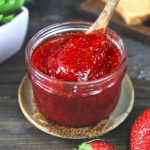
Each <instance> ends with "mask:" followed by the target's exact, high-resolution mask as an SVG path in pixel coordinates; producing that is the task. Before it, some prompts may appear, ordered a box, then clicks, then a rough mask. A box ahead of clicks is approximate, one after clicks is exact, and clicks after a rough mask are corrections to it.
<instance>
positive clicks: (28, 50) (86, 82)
mask: <svg viewBox="0 0 150 150" xmlns="http://www.w3.org/2000/svg"><path fill="white" fill-rule="evenodd" d="M73 24H74V25H85V26H86V27H89V26H90V25H91V24H92V22H87V21H70V22H62V23H56V24H52V25H49V26H47V27H45V28H43V29H41V30H40V31H38V32H37V33H36V34H35V35H34V36H33V37H32V38H31V39H30V40H29V42H28V44H27V46H26V49H25V62H26V65H29V67H30V68H31V69H32V71H34V73H35V74H36V75H37V76H38V77H40V78H41V79H45V80H48V81H50V82H58V83H59V82H60V83H62V82H63V84H67V85H80V84H82V85H88V84H96V83H99V82H104V81H107V80H108V79H109V78H111V77H112V76H113V75H115V74H117V72H118V71H119V69H120V68H121V66H123V64H124V63H125V62H126V60H127V47H126V45H125V43H124V41H123V40H122V38H121V37H120V36H119V35H118V34H117V33H116V32H114V31H113V30H112V29H110V28H107V29H106V32H108V33H112V34H113V35H115V36H116V37H117V38H118V39H119V42H120V44H121V45H122V46H123V48H124V50H125V56H124V57H123V59H122V61H121V63H120V65H119V67H117V68H116V69H115V70H113V71H112V72H111V73H109V74H107V75H104V76H103V77H101V78H99V79H95V80H89V81H77V82H72V81H64V80H61V79H53V78H51V77H50V76H48V75H46V74H44V73H43V72H41V71H40V70H38V69H37V68H36V67H35V66H34V65H33V64H32V62H31V57H30V56H29V55H30V49H31V47H32V46H33V44H34V42H35V40H36V39H37V38H38V37H39V36H40V35H41V34H43V33H44V32H46V31H48V30H50V29H54V28H58V27H61V26H68V27H69V26H70V25H73ZM87 29H88V28H87ZM82 31H83V30H82Z"/></svg>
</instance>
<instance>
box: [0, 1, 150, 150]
mask: <svg viewBox="0 0 150 150" xmlns="http://www.w3.org/2000/svg"><path fill="white" fill-rule="evenodd" d="M35 1H36V3H33V4H32V5H30V6H29V9H30V24H29V30H28V33H27V38H26V41H25V43H24V46H23V47H22V49H21V50H20V51H19V52H18V53H17V54H16V55H14V56H13V57H11V58H10V59H9V60H7V61H5V62H4V63H2V64H0V150H71V149H72V148H73V147H76V146H77V145H78V144H79V143H81V142H83V141H85V140H65V139H61V138H57V137H53V136H50V135H47V134H45V133H43V132H41V131H40V130H38V129H37V128H35V127H34V126H33V125H32V124H30V123H29V122H28V121H27V119H26V118H25V117H24V116H23V114H22V112H21V110H20V108H19V104H18V97H17V95H18V86H19V84H20V81H21V79H22V77H23V76H24V74H25V73H26V69H25V64H24V50H25V46H26V44H27V41H28V40H29V39H30V38H31V37H32V36H33V34H35V33H36V32H37V31H38V30H39V29H41V28H43V27H45V26H47V25H49V24H52V23H55V22H63V21H69V20H88V21H93V20H94V19H95V18H96V16H93V18H92V17H88V16H87V15H85V13H84V12H82V11H81V10H80V8H79V4H80V2H82V0H61V1H60V0H42V1H41V0H35ZM35 1H34V2H35ZM122 38H123V39H124V41H125V42H126V44H127V47H128V50H129V65H128V74H129V75H130V77H131V79H132V81H133V84H134V88H135V104H134V108H133V110H132V112H131V114H130V115H129V117H128V118H127V119H126V120H125V122H124V123H122V124H121V125H120V126H119V127H117V128H116V129H115V130H113V131H111V132H110V133H107V134H105V135H103V136H101V137H100V139H102V140H105V141H108V142H110V143H112V144H114V145H115V146H116V147H117V148H118V150H129V133H130V128H131V125H132V123H133V122H134V120H135V118H136V117H137V116H138V115H139V113H140V112H142V111H143V110H144V109H146V108H148V107H150V46H148V45H145V44H142V43H140V42H138V41H135V40H133V39H130V38H127V37H124V36H123V35H122ZM8 44H9V41H8Z"/></svg>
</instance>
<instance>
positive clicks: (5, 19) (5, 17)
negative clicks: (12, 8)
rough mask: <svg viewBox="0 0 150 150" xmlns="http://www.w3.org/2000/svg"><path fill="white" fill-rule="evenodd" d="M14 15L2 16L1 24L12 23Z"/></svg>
mask: <svg viewBox="0 0 150 150" xmlns="http://www.w3.org/2000/svg"><path fill="white" fill-rule="evenodd" d="M14 16H15V15H14V14H11V15H8V16H4V17H3V18H2V20H1V22H3V23H8V22H10V21H12V20H13V19H14Z"/></svg>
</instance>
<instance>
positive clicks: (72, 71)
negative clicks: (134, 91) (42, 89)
mask: <svg viewBox="0 0 150 150" xmlns="http://www.w3.org/2000/svg"><path fill="white" fill-rule="evenodd" d="M32 63H33V65H34V66H35V67H36V68H37V69H39V70H40V71H41V72H43V73H44V74H46V75H48V76H50V77H51V78H54V79H61V80H64V81H73V82H76V81H87V80H94V79H98V78H101V77H102V76H104V75H107V74H109V73H111V72H112V71H113V70H115V69H116V68H117V67H118V66H119V65H120V52H119V50H118V49H117V48H116V47H115V46H114V45H113V44H112V43H111V42H109V41H108V40H107V39H106V36H105V34H103V32H98V31H97V32H95V33H91V34H85V33H81V32H78V33H74V34H73V33H72V34H69V35H62V36H60V37H59V38H56V39H54V40H50V41H46V42H44V43H42V44H41V45H40V46H38V47H37V48H36V49H35V51H34V53H33V55H32Z"/></svg>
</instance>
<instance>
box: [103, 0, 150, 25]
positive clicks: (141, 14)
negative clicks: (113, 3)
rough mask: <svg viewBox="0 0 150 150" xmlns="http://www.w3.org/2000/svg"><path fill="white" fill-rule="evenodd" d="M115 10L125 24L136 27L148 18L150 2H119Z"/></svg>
mask: <svg viewBox="0 0 150 150" xmlns="http://www.w3.org/2000/svg"><path fill="white" fill-rule="evenodd" d="M102 1H104V2H107V0H102ZM116 10H117V12H118V13H119V14H120V15H121V16H122V17H123V19H124V20H125V22H126V23H127V24H129V25H137V24H140V23H142V22H143V21H145V20H147V19H149V18H150V0H120V2H119V4H118V6H117V8H116Z"/></svg>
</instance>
